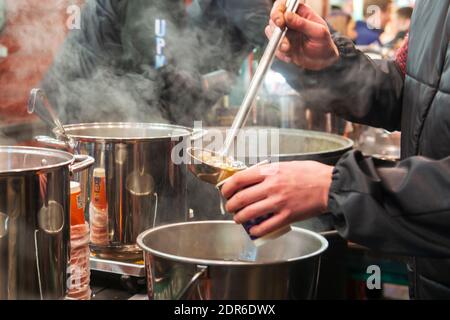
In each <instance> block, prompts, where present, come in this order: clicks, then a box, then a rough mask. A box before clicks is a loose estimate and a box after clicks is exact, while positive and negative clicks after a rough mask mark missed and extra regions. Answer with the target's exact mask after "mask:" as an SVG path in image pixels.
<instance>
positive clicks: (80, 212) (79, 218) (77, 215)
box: [70, 181, 85, 226]
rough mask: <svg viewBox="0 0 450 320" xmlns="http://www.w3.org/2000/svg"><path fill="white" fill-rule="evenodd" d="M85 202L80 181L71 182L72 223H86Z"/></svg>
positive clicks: (73, 224) (74, 224)
mask: <svg viewBox="0 0 450 320" xmlns="http://www.w3.org/2000/svg"><path fill="white" fill-rule="evenodd" d="M84 223H85V219H84V204H83V201H82V199H81V187H80V184H79V183H78V182H75V181H71V182H70V225H71V226H76V225H80V224H84Z"/></svg>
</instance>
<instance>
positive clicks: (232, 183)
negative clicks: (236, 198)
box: [222, 168, 265, 199]
mask: <svg viewBox="0 0 450 320" xmlns="http://www.w3.org/2000/svg"><path fill="white" fill-rule="evenodd" d="M264 179H265V176H264V175H262V174H261V172H260V170H259V168H252V169H247V170H244V171H241V172H238V173H236V174H235V175H234V176H232V177H231V178H230V180H229V181H228V182H227V183H225V184H224V185H223V187H222V194H223V196H224V197H225V198H226V199H230V198H231V197H232V196H233V195H234V194H235V193H236V192H238V191H240V190H242V189H244V188H246V187H248V186H251V185H255V184H258V183H260V182H262V181H263V180H264Z"/></svg>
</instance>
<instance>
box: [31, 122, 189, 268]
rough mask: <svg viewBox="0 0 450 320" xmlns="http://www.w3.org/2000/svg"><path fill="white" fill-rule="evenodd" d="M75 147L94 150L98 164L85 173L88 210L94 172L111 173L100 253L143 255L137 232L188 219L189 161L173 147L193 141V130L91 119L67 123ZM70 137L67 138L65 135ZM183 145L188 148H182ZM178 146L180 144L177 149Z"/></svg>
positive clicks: (128, 257)
mask: <svg viewBox="0 0 450 320" xmlns="http://www.w3.org/2000/svg"><path fill="white" fill-rule="evenodd" d="M64 130H65V134H66V135H67V137H68V138H69V140H71V143H69V145H71V147H72V151H73V152H74V153H76V154H81V155H90V156H92V157H94V158H95V165H94V166H93V167H92V168H91V169H90V170H89V172H88V173H86V174H84V175H81V177H80V180H81V185H82V190H83V191H84V197H85V200H86V211H87V212H86V214H87V215H88V213H89V207H90V206H89V203H90V200H91V199H90V197H91V186H92V179H93V172H94V170H95V169H96V168H102V169H104V170H105V173H106V198H107V207H108V209H107V243H104V244H101V245H98V244H95V245H94V244H91V249H92V251H93V252H94V253H95V254H96V255H97V256H99V257H101V258H107V259H123V260H135V259H142V251H141V250H140V249H139V247H138V246H137V245H136V238H137V236H138V235H139V234H140V233H141V232H143V231H144V230H147V229H148V228H153V227H156V226H161V225H164V224H170V223H175V222H183V221H186V220H187V214H188V209H187V196H186V175H187V169H186V164H185V163H180V164H175V163H174V161H172V159H171V156H172V151H173V150H174V148H177V150H179V149H184V150H186V147H187V146H189V144H190V141H189V140H190V136H191V134H192V130H191V129H188V128H185V127H180V126H172V125H166V124H151V123H92V124H76V125H67V126H64ZM55 134H56V136H57V137H58V138H59V139H60V141H59V142H58V141H56V142H55V141H54V140H52V139H50V138H45V137H38V140H39V141H40V142H43V143H46V144H53V145H54V146H58V145H59V146H60V147H63V148H64V147H67V145H68V143H66V142H62V141H65V140H67V138H65V137H63V136H62V134H61V132H58V130H55ZM64 139H65V140H64ZM183 147H184V148H183ZM178 148H179V149H178Z"/></svg>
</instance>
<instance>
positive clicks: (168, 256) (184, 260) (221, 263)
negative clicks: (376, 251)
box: [136, 221, 329, 267]
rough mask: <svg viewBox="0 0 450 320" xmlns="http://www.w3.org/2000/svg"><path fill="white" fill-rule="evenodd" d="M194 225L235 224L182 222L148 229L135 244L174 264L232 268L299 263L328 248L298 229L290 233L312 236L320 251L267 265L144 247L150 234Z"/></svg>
mask: <svg viewBox="0 0 450 320" xmlns="http://www.w3.org/2000/svg"><path fill="white" fill-rule="evenodd" d="M194 224H235V222H233V221H198V222H183V223H176V224H170V225H165V226H161V227H158V228H154V229H149V230H147V231H144V232H143V233H141V234H140V235H139V236H138V237H137V240H136V242H137V244H138V246H139V247H140V248H141V249H142V250H143V251H144V254H146V253H150V254H152V255H154V256H156V257H160V258H165V259H169V260H171V261H176V262H181V263H191V264H196V265H206V266H234V267H236V266H274V265H281V264H287V263H292V262H297V261H301V260H306V259H310V258H313V257H319V256H321V255H322V254H323V253H324V252H325V251H326V250H327V249H328V246H329V243H328V240H327V239H325V237H323V236H322V235H320V234H318V233H316V232H313V231H310V230H306V229H302V228H298V227H292V231H296V232H301V233H303V234H308V235H310V236H313V237H314V238H316V239H317V240H319V241H320V243H321V247H320V249H319V250H317V251H315V252H313V253H310V254H308V255H304V256H301V257H297V258H292V259H288V260H283V261H274V262H269V263H267V262H259V263H257V262H244V261H225V260H224V261H221V260H208V259H196V258H189V257H183V256H176V255H172V254H167V253H164V252H160V251H158V250H154V249H152V248H149V247H148V246H146V245H145V244H144V239H145V238H146V237H147V236H148V235H149V234H151V233H154V232H157V231H159V230H161V229H167V228H170V227H177V226H182V225H194Z"/></svg>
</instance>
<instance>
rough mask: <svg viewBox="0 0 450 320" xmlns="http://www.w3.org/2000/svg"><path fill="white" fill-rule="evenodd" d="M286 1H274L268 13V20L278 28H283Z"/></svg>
mask: <svg viewBox="0 0 450 320" xmlns="http://www.w3.org/2000/svg"><path fill="white" fill-rule="evenodd" d="M286 1H287V0H278V1H276V2H275V3H274V5H273V8H272V11H271V13H270V20H272V21H273V22H274V23H275V25H277V26H278V27H280V28H284V27H285V25H286V23H285V20H284V13H285V12H286Z"/></svg>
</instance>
